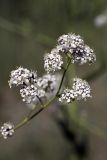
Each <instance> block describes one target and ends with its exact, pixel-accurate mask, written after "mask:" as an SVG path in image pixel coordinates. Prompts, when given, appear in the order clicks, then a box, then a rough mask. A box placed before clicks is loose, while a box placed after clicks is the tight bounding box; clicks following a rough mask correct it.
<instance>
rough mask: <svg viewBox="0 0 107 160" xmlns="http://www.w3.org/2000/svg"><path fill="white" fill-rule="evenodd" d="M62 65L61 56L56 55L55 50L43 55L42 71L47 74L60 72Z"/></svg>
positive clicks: (56, 51)
mask: <svg viewBox="0 0 107 160" xmlns="http://www.w3.org/2000/svg"><path fill="white" fill-rule="evenodd" d="M62 64H63V61H62V56H61V55H60V54H59V53H58V50H57V49H53V50H52V51H51V53H48V54H45V56H44V69H45V70H46V71H47V73H50V72H55V71H57V70H60V69H61V66H62Z"/></svg>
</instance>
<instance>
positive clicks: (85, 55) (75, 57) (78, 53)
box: [69, 45, 96, 64]
mask: <svg viewBox="0 0 107 160" xmlns="http://www.w3.org/2000/svg"><path fill="white" fill-rule="evenodd" d="M69 52H70V53H71V56H72V63H74V62H77V63H79V64H84V63H87V62H88V63H94V62H95V61H96V56H95V54H94V52H93V50H92V49H91V48H90V47H89V46H87V45H84V46H82V45H81V46H78V47H77V48H75V49H70V51H69Z"/></svg>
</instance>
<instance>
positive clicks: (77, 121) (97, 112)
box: [0, 0, 107, 160]
mask: <svg viewBox="0 0 107 160" xmlns="http://www.w3.org/2000/svg"><path fill="white" fill-rule="evenodd" d="M69 32H72V33H75V34H80V35H81V36H82V37H84V40H85V42H86V43H87V44H88V45H90V46H91V47H92V48H93V49H94V50H95V53H96V56H97V63H96V64H94V65H92V66H88V65H83V66H78V65H77V66H75V69H74V67H72V69H71V70H70V71H69V75H70V76H71V77H72V75H73V74H74V72H75V74H76V75H78V76H80V77H81V78H82V77H83V78H85V79H87V80H88V81H89V83H90V85H91V88H92V92H93V98H92V99H90V100H88V101H86V102H79V103H78V104H72V105H70V106H60V104H57V103H55V104H53V105H52V106H51V107H50V108H49V109H47V110H45V111H43V112H42V113H41V114H40V115H38V116H37V117H36V118H35V119H33V120H32V122H31V123H30V124H28V125H26V126H24V127H23V128H21V129H19V130H18V131H17V132H16V133H15V135H14V136H13V137H12V138H10V139H8V140H7V141H6V140H2V139H0V160H7V159H8V160H19V159H20V160H23V159H25V160H106V159H107V83H106V82H107V74H106V69H107V0H43V1H42V0H0V74H1V76H0V125H2V124H3V123H4V122H7V121H11V122H13V123H15V124H16V123H18V122H19V121H20V120H21V119H22V118H23V117H24V116H25V115H26V114H27V113H28V111H29V109H28V107H27V106H26V105H25V104H24V103H23V102H22V101H21V98H20V96H19V91H17V89H10V88H9V86H8V80H9V74H10V71H11V70H14V69H15V68H16V66H23V67H25V68H28V69H34V70H37V71H38V75H40V76H41V75H42V74H43V73H44V69H43V55H44V53H45V52H49V51H50V50H51V49H52V48H53V47H54V46H55V45H56V40H57V38H58V37H59V36H60V35H62V34H67V33H69ZM74 70H75V71H74Z"/></svg>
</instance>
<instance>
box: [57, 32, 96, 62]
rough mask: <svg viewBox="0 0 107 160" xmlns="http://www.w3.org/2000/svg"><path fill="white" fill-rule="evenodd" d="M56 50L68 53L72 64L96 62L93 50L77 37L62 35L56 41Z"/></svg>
mask: <svg viewBox="0 0 107 160" xmlns="http://www.w3.org/2000/svg"><path fill="white" fill-rule="evenodd" d="M56 48H57V50H58V51H59V52H63V53H70V55H71V59H72V63H74V62H77V63H79V64H84V63H87V62H88V63H94V62H95V61H96V56H95V54H94V52H93V50H92V49H91V48H90V47H89V46H87V45H85V43H84V40H83V39H82V38H81V37H80V36H79V35H77V36H76V35H75V34H67V35H62V36H61V37H59V39H58V46H57V47H56Z"/></svg>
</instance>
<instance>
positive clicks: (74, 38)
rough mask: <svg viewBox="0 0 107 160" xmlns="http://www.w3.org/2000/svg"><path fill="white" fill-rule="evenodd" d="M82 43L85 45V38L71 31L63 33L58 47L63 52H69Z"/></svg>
mask: <svg viewBox="0 0 107 160" xmlns="http://www.w3.org/2000/svg"><path fill="white" fill-rule="evenodd" d="M80 45H84V41H83V39H82V38H81V37H80V36H79V35H75V34H72V33H71V34H67V35H62V36H60V37H59V38H58V46H57V49H59V51H61V52H64V53H67V52H69V50H70V49H75V48H76V47H78V46H80Z"/></svg>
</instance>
